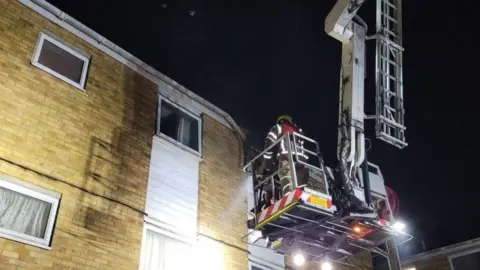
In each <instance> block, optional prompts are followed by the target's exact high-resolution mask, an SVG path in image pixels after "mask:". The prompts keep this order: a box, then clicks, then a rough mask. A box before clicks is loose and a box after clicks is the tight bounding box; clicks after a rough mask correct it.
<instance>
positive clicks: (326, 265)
mask: <svg viewBox="0 0 480 270" xmlns="http://www.w3.org/2000/svg"><path fill="white" fill-rule="evenodd" d="M320 269H321V270H332V269H333V267H332V264H331V263H329V262H323V263H322V267H321V268H320Z"/></svg>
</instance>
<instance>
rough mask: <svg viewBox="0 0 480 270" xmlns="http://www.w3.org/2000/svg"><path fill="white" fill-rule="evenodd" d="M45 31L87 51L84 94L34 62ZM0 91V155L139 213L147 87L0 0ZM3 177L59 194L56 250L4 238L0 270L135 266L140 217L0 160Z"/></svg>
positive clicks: (148, 127) (148, 115)
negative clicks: (33, 56) (37, 42)
mask: <svg viewBox="0 0 480 270" xmlns="http://www.w3.org/2000/svg"><path fill="white" fill-rule="evenodd" d="M43 29H46V30H49V31H50V32H53V33H55V34H56V35H57V36H59V37H60V38H62V39H64V40H66V41H67V42H69V43H71V44H74V45H75V46H77V47H79V48H80V49H82V50H83V51H85V52H86V53H88V54H90V55H91V56H92V59H91V65H90V69H89V74H88V77H87V85H86V92H83V91H80V90H78V89H76V88H74V87H72V86H70V85H68V84H67V83H64V82H63V81H60V80H58V79H56V78H55V77H53V76H51V75H49V74H47V73H46V72H44V71H42V70H40V69H38V68H35V67H33V66H32V65H30V59H31V56H32V54H33V50H34V46H35V43H36V41H37V38H38V34H39V32H40V31H41V30H43ZM0 95H1V98H0V157H1V158H4V159H8V160H11V161H14V162H17V163H21V164H23V165H25V166H28V167H30V168H32V169H33V170H36V171H39V172H41V173H44V174H47V175H50V176H53V177H55V178H58V179H60V180H62V181H65V182H67V183H71V184H73V185H75V186H77V187H80V188H84V189H87V190H90V191H93V192H95V193H98V194H100V195H102V196H105V197H108V198H112V199H114V200H118V201H120V202H122V203H125V204H128V205H130V206H132V207H133V208H136V209H140V210H143V209H144V205H145V194H146V184H147V179H148V169H149V168H148V167H149V161H150V160H149V159H150V150H151V142H152V139H151V138H152V132H153V128H154V122H155V121H154V117H155V106H156V86H155V85H154V84H153V83H151V82H149V81H147V80H146V79H144V78H143V77H141V76H139V75H138V74H136V73H135V72H133V71H132V70H130V69H128V68H126V67H124V66H122V65H121V64H119V63H118V62H116V61H115V60H114V59H112V58H110V57H108V56H106V55H104V54H103V53H102V52H100V51H98V50H96V49H94V48H92V47H90V46H88V45H87V44H86V43H84V42H82V41H81V40H79V39H77V38H75V37H74V36H73V35H72V34H70V33H68V32H67V31H64V30H63V29H61V28H60V27H57V26H56V25H54V24H52V23H50V22H49V21H48V20H47V19H44V18H43V17H41V16H40V15H39V14H37V13H35V12H34V11H32V10H30V9H29V8H27V7H25V6H23V5H21V4H20V3H18V2H17V1H14V0H0ZM207 122H208V121H207ZM207 153H211V151H207ZM0 173H3V174H6V175H9V176H12V177H15V178H17V179H19V180H23V181H26V182H29V183H32V184H35V185H38V186H41V187H43V188H46V189H50V190H54V191H57V192H59V193H61V195H62V199H61V203H60V207H59V213H58V217H57V222H56V227H55V230H54V236H53V241H52V250H45V249H41V248H37V247H32V246H29V245H25V244H21V243H17V242H13V241H10V240H6V239H3V238H0V269H138V260H139V256H140V254H139V253H140V243H141V237H142V227H143V222H142V216H141V214H139V213H138V212H136V211H134V210H132V209H130V208H128V207H125V206H122V205H121V204H118V203H115V202H112V201H110V200H107V199H103V198H100V197H98V196H93V195H90V194H88V193H86V192H83V191H81V190H80V189H78V188H75V187H72V186H69V185H66V184H63V183H60V182H58V181H54V180H51V179H49V178H47V177H42V176H39V175H38V174H36V173H33V172H31V171H28V170H24V169H21V168H19V167H17V166H15V165H11V164H9V163H6V162H4V161H1V160H0Z"/></svg>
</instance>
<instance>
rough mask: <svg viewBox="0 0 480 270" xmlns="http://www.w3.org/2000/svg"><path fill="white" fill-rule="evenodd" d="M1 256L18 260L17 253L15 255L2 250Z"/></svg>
mask: <svg viewBox="0 0 480 270" xmlns="http://www.w3.org/2000/svg"><path fill="white" fill-rule="evenodd" d="M2 255H3V256H7V257H10V258H14V259H18V258H19V255H18V253H17V252H13V251H7V250H4V251H2Z"/></svg>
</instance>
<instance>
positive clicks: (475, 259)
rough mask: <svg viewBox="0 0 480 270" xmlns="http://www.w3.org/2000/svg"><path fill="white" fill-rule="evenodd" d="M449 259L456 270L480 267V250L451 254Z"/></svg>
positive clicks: (469, 269)
mask: <svg viewBox="0 0 480 270" xmlns="http://www.w3.org/2000/svg"><path fill="white" fill-rule="evenodd" d="M448 259H449V260H450V265H451V267H452V269H454V270H458V269H460V270H474V269H475V270H476V269H480V250H478V249H476V250H471V251H467V252H463V253H460V254H455V255H451V256H449V258H448Z"/></svg>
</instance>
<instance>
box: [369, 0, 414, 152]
mask: <svg viewBox="0 0 480 270" xmlns="http://www.w3.org/2000/svg"><path fill="white" fill-rule="evenodd" d="M401 2H402V1H401V0H377V27H376V31H377V33H376V35H375V36H373V37H372V38H375V39H376V77H375V79H376V115H375V116H374V117H373V118H375V121H376V125H375V129H376V136H377V138H378V139H380V140H383V141H385V142H387V143H390V144H392V145H394V146H396V147H398V148H404V147H406V146H407V145H408V144H407V141H406V138H405V130H406V127H405V108H404V105H403V59H402V53H403V50H404V48H403V47H402V8H401Z"/></svg>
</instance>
